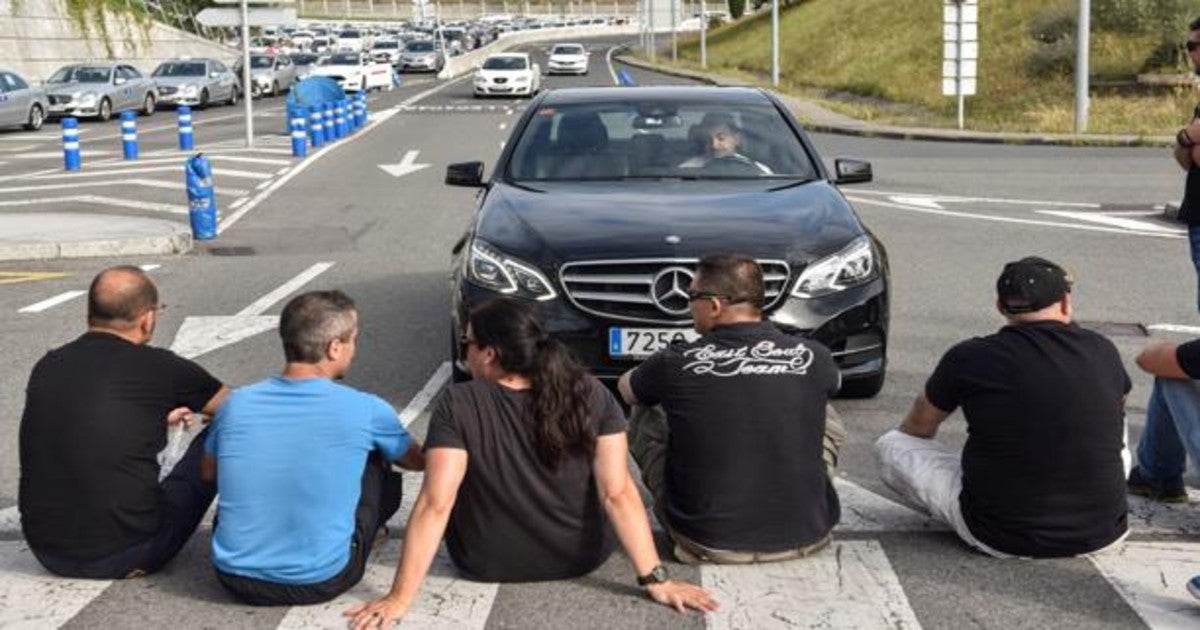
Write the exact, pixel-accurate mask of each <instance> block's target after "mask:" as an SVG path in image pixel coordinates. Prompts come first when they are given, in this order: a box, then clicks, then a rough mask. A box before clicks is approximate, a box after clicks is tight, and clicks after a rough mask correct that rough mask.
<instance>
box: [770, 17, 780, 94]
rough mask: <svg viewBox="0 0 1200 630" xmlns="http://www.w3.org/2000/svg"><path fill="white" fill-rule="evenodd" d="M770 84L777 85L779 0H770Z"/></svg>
mask: <svg viewBox="0 0 1200 630" xmlns="http://www.w3.org/2000/svg"><path fill="white" fill-rule="evenodd" d="M771 85H773V86H775V87H779V0H771Z"/></svg>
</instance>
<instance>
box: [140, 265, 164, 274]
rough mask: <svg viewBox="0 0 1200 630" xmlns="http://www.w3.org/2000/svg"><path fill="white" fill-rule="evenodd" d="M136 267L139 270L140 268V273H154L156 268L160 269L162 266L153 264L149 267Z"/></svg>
mask: <svg viewBox="0 0 1200 630" xmlns="http://www.w3.org/2000/svg"><path fill="white" fill-rule="evenodd" d="M138 267H139V268H140V269H141V270H142V271H146V272H150V271H154V270H155V269H158V268H160V267H162V265H154V264H151V265H138Z"/></svg>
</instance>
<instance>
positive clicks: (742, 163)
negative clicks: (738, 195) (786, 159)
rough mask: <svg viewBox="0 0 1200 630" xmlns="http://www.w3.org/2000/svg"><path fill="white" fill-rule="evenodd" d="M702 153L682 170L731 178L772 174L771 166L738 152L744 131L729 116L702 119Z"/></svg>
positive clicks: (698, 133) (710, 115) (699, 138)
mask: <svg viewBox="0 0 1200 630" xmlns="http://www.w3.org/2000/svg"><path fill="white" fill-rule="evenodd" d="M695 139H696V140H697V141H699V142H700V143H701V145H702V147H703V153H702V154H700V155H697V156H695V157H692V158H689V159H687V160H685V161H684V162H683V163H681V164H680V165H679V168H687V169H704V170H705V171H706V172H710V171H719V173H718V174H728V175H747V174H754V175H771V174H772V171H771V168H770V167H769V166H767V165H766V164H763V163H761V162H756V161H754V160H752V159H750V158H748V157H746V156H745V155H742V154H741V153H739V152H738V151H739V150H740V149H741V147H742V130H741V128H740V127H739V126H738V124H737V121H736V120H734V118H733V116H731V115H730V114H717V113H708V114H705V115H704V118H702V119H701V120H700V125H699V127H698V129H697V130H696V138H695Z"/></svg>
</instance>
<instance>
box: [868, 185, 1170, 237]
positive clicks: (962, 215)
mask: <svg viewBox="0 0 1200 630" xmlns="http://www.w3.org/2000/svg"><path fill="white" fill-rule="evenodd" d="M846 198H847V199H849V200H850V201H853V202H854V203H865V204H870V205H873V206H881V207H884V208H896V209H899V210H907V211H908V212H918V213H922V214H934V215H940V216H946V217H955V218H959V219H975V220H977V221H993V222H996V223H1013V224H1017V225H1036V226H1041V227H1055V228H1067V229H1071V230H1081V231H1084V232H1104V233H1107V234H1125V235H1132V236H1150V237H1155V238H1170V239H1175V238H1183V237H1182V236H1180V235H1177V234H1163V233H1161V232H1136V231H1133V230H1126V229H1120V228H1113V227H1104V226H1100V225H1081V224H1078V223H1062V222H1059V221H1040V220H1037V219H1020V218H1016V217H998V216H995V215H990V214H975V213H971V212H957V211H954V210H937V209H934V208H920V207H916V206H909V205H904V204H898V203H889V202H886V201H879V200H876V199H865V198H862V197H858V196H851V195H847V196H846Z"/></svg>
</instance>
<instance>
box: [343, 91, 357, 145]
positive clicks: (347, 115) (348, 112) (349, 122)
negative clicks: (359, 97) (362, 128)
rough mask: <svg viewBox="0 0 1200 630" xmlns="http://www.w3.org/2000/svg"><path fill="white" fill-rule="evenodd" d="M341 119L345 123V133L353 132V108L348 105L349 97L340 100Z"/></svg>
mask: <svg viewBox="0 0 1200 630" xmlns="http://www.w3.org/2000/svg"><path fill="white" fill-rule="evenodd" d="M342 120H343V121H344V123H343V124H345V125H346V135H347V136H348V135H350V134H351V133H354V129H355V127H354V110H353V109H352V108H351V107H350V99H349V98H345V99H343V100H342Z"/></svg>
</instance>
